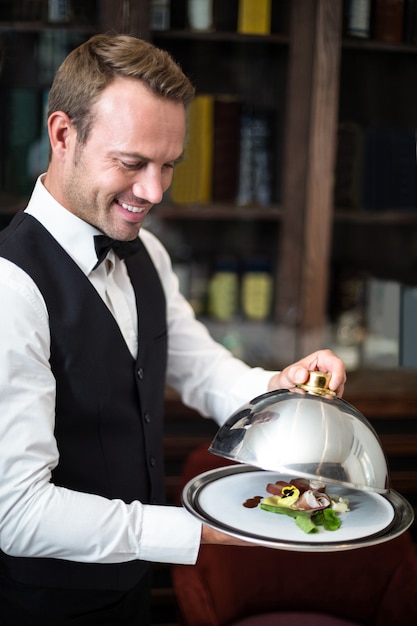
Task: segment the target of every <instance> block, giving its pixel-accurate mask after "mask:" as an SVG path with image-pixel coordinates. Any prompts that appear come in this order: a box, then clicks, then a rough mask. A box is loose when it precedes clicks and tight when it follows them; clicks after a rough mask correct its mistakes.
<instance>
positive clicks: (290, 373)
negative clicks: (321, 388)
mask: <svg viewBox="0 0 417 626" xmlns="http://www.w3.org/2000/svg"><path fill="white" fill-rule="evenodd" d="M309 370H317V371H319V372H323V373H325V374H330V375H331V378H330V382H329V389H331V390H332V391H335V392H336V395H337V396H339V397H340V396H342V395H343V390H344V387H345V382H346V370H345V365H344V363H343V361H342V360H341V359H339V357H337V356H336V355H335V354H333V352H331V350H317V352H313V354H310V355H309V356H306V357H304V358H303V359H300V361H297V363H294V364H293V365H288V367H286V368H285V369H283V370H282V372H279V373H278V374H275V375H274V376H272V378H271V379H270V381H269V385H268V391H274V389H291V388H292V387H295V385H302V384H303V383H305V382H306V381H307V380H308V376H309V373H308V372H309Z"/></svg>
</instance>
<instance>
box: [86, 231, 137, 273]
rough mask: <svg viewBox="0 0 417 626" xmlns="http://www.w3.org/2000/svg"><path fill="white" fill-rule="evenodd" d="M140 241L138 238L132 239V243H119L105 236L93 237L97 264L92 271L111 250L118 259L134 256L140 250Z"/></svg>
mask: <svg viewBox="0 0 417 626" xmlns="http://www.w3.org/2000/svg"><path fill="white" fill-rule="evenodd" d="M140 245H141V244H140V241H139V239H138V237H136V238H135V239H132V241H119V240H118V239H112V238H111V237H107V235H95V236H94V247H95V249H96V253H97V263H96V264H95V266H94V268H93V269H96V267H98V266H99V265H100V263H101V262H102V261H104V259H105V258H106V256H107V253H108V252H109V250H111V249H112V248H113V250H114V251H115V253H116V254H117V256H118V257H119V259H125V258H126V257H127V256H130V255H132V254H135V252H137V251H138V250H139V248H140Z"/></svg>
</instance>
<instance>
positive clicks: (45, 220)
mask: <svg viewBox="0 0 417 626" xmlns="http://www.w3.org/2000/svg"><path fill="white" fill-rule="evenodd" d="M42 178H43V175H42V176H40V177H39V178H38V180H37V181H36V185H35V187H34V190H33V193H32V196H31V198H30V200H29V203H28V206H27V207H26V209H25V212H26V213H28V214H29V215H32V217H34V218H35V219H37V220H38V222H40V223H41V224H42V225H43V226H44V227H45V228H46V229H47V230H48V231H49V233H50V234H51V235H52V237H53V238H54V239H55V240H56V241H57V242H58V243H59V244H60V245H61V246H62V247H63V248H64V250H65V252H67V254H69V256H70V257H71V258H72V259H73V261H75V263H76V264H77V265H78V266H79V268H80V269H81V270H82V271H83V272H84V274H86V275H87V276H88V274H89V273H90V272H91V271H92V269H93V267H94V266H95V264H96V263H97V255H96V251H95V249H94V235H100V234H102V233H101V232H100V231H99V230H98V229H97V228H95V227H94V226H92V225H91V224H88V222H85V221H84V220H82V219H80V218H79V217H77V216H76V215H74V214H73V213H71V212H70V211H68V210H67V209H66V208H65V207H63V206H62V204H60V203H59V202H57V200H55V198H53V196H51V194H50V193H49V191H48V190H47V189H46V188H45V186H44V185H43V183H42Z"/></svg>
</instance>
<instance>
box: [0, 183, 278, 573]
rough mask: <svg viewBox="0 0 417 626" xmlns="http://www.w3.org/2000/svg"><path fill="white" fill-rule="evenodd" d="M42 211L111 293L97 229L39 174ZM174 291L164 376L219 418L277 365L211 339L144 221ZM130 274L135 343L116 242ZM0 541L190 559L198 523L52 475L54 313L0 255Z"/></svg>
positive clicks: (93, 558)
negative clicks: (251, 360) (253, 362)
mask: <svg viewBox="0 0 417 626" xmlns="http://www.w3.org/2000/svg"><path fill="white" fill-rule="evenodd" d="M26 211H27V213H30V214H31V215H32V216H33V217H35V218H36V219H37V220H39V221H40V222H41V223H42V224H43V225H44V226H45V227H46V228H47V229H48V231H49V232H50V233H51V234H52V235H53V237H54V238H55V239H56V240H57V241H58V242H59V244H60V245H61V246H62V247H63V248H64V249H65V250H66V252H67V253H68V254H69V255H70V256H71V257H72V259H73V260H74V261H75V263H77V265H78V266H79V267H80V268H81V270H82V271H83V272H84V273H85V275H86V276H88V278H89V279H90V281H91V283H92V284H93V285H94V287H95V288H96V289H97V291H98V292H99V293H100V295H101V296H102V298H103V300H105V299H106V295H105V285H106V275H105V271H106V270H105V264H104V263H102V264H101V265H100V266H99V268H97V269H96V270H94V271H93V268H94V265H95V264H96V262H97V257H96V253H95V249H94V242H93V237H94V235H95V234H98V233H99V231H98V230H97V229H96V228H94V227H93V226H91V225H89V224H87V223H86V222H84V221H82V220H80V219H79V218H77V217H76V216H75V215H73V214H72V213H70V212H69V211H67V210H66V209H64V208H63V207H62V206H61V205H60V204H59V203H58V202H56V201H55V200H54V199H53V198H52V197H51V195H50V194H49V193H48V192H47V191H46V189H45V188H44V186H43V185H42V182H41V179H39V180H38V181H37V183H36V186H35V189H34V192H33V194H32V197H31V199H30V202H29V205H28V207H27V209H26ZM140 237H141V239H142V240H143V242H144V244H145V246H146V248H147V250H148V251H149V254H150V255H151V257H152V260H153V262H154V264H155V266H156V269H157V271H158V273H159V276H160V279H161V282H162V285H163V289H164V292H165V296H166V300H167V317H168V320H167V321H168V369H167V383H168V384H169V385H171V386H172V387H174V388H175V389H176V390H178V391H179V393H180V394H181V397H182V399H183V401H184V402H185V403H186V404H188V405H189V406H192V407H194V408H195V409H197V410H198V411H199V412H200V413H201V414H202V415H204V416H211V417H213V418H214V419H215V420H216V421H217V423H218V424H221V423H223V422H224V420H225V419H226V418H227V417H228V416H229V415H230V414H231V413H232V412H233V411H234V410H235V409H236V408H238V407H239V406H240V405H241V404H243V403H244V402H246V401H247V400H249V399H250V398H252V397H254V396H256V395H259V394H260V393H264V392H265V391H266V389H267V385H268V381H269V379H270V377H271V375H272V373H271V372H267V371H264V370H262V369H260V368H254V369H251V368H249V367H248V366H247V365H245V364H244V363H242V362H241V361H239V360H237V359H235V358H233V357H232V356H231V355H230V353H229V352H228V351H227V350H225V349H224V348H223V347H222V346H220V345H218V344H217V343H215V342H214V341H213V340H212V339H211V338H210V336H209V334H208V332H207V330H206V329H205V327H204V326H203V325H202V324H200V323H199V322H198V321H197V320H196V319H195V317H194V314H193V311H192V309H191V307H190V306H189V305H188V303H187V302H186V301H185V299H184V298H183V297H182V295H181V294H180V292H179V290H178V280H177V278H176V276H175V274H174V273H173V272H172V268H171V263H170V259H169V256H168V254H167V252H166V250H165V249H164V247H163V246H162V245H161V243H160V242H159V241H158V240H157V239H156V238H155V237H154V236H153V235H152V234H151V233H149V232H148V231H146V230H145V229H142V230H141V232H140ZM109 258H110V260H111V262H112V263H113V264H114V268H115V267H117V280H118V281H119V284H120V281H121V282H122V284H123V285H124V287H123V289H124V290H125V296H126V302H127V306H128V309H129V311H130V319H129V316H127V317H128V319H125V326H126V328H125V329H124V331H123V332H124V334H125V337H126V340H127V342H128V345H130V349H131V351H132V353H133V354H135V352H136V350H137V349H139V350H140V346H139V347H138V346H137V324H138V323H140V320H139V321H138V320H137V316H136V307H135V299H134V293H133V289H132V286H131V284H130V280H129V277H128V275H127V271H126V266H125V264H124V262H123V261H120V260H119V259H118V258H117V257H116V256H115V255H114V253H113V252H111V253H110V254H109ZM0 346H1V350H0V548H1V549H2V550H3V551H4V552H5V553H6V554H10V555H12V556H23V557H25V556H26V557H53V558H59V559H69V560H74V561H81V562H97V563H117V562H123V561H130V560H133V559H143V560H147V561H159V562H166V563H194V562H195V560H196V558H197V554H198V548H199V544H200V536H201V525H200V523H199V522H198V521H197V520H195V519H194V518H193V517H192V516H191V515H190V514H188V512H187V511H185V510H184V509H182V508H181V507H173V506H155V505H146V504H145V505H144V504H142V503H140V502H133V503H131V504H125V503H124V502H122V501H121V500H108V499H106V498H103V497H101V496H97V495H92V494H87V493H79V492H75V491H72V490H70V489H65V488H62V487H56V486H55V485H54V484H53V483H51V482H50V479H51V471H52V470H53V468H55V467H56V466H57V464H58V463H59V452H58V449H57V444H56V440H55V438H54V423H55V381H54V377H53V374H52V372H51V368H50V363H49V356H50V334H49V324H48V313H47V309H46V305H45V302H44V300H43V297H42V295H41V293H40V291H39V289H38V288H37V286H36V285H35V284H34V282H33V281H32V279H31V278H30V277H29V276H28V275H27V274H26V273H25V272H24V271H23V270H22V269H20V268H19V267H17V266H16V265H14V264H13V263H11V262H10V261H7V260H6V259H3V258H0Z"/></svg>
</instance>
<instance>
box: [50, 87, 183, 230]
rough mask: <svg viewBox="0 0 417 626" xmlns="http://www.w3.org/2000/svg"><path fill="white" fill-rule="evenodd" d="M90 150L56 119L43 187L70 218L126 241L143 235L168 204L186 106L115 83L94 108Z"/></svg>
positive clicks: (55, 116)
mask: <svg viewBox="0 0 417 626" xmlns="http://www.w3.org/2000/svg"><path fill="white" fill-rule="evenodd" d="M93 113H94V122H93V126H92V128H91V131H90V134H89V137H88V140H87V142H86V143H85V145H81V144H80V143H79V142H78V141H77V132H76V128H75V127H74V126H73V125H72V124H71V122H70V120H69V118H68V117H67V116H66V115H65V114H64V113H62V112H59V111H58V112H56V113H54V114H52V115H51V116H50V119H49V132H50V139H51V148H52V158H51V163H50V166H49V168H48V172H47V174H46V177H45V180H44V184H45V187H46V188H47V189H48V190H49V191H50V193H51V194H52V195H53V196H54V197H55V198H56V199H57V200H58V202H60V203H61V204H62V205H63V206H64V207H65V208H67V209H68V210H69V211H71V212H72V213H74V214H75V215H77V216H78V217H80V218H81V219H83V220H84V221H86V222H89V223H90V224H93V225H94V226H96V227H97V228H98V229H99V230H101V231H102V232H103V233H105V234H106V235H109V236H110V237H114V238H115V239H120V240H130V239H133V238H134V237H136V236H137V234H138V232H139V230H140V227H141V226H142V224H143V220H144V218H145V217H146V215H147V214H148V213H149V211H150V209H151V208H152V206H153V205H154V204H157V203H158V202H160V201H161V200H162V196H163V193H164V192H165V191H166V190H167V189H168V187H169V186H170V184H171V181H172V175H173V168H174V165H175V163H176V162H177V161H178V160H179V159H180V158H181V156H182V153H183V147H184V139H185V130H186V118H185V109H184V106H183V104H182V103H178V102H175V101H172V100H167V99H164V98H161V97H159V96H156V95H154V94H152V93H151V92H150V91H149V89H148V88H147V87H146V86H145V85H143V84H142V83H141V82H140V81H138V80H135V79H130V78H116V79H115V80H114V81H113V82H111V83H110V84H109V85H108V86H107V87H106V88H105V89H104V91H103V92H102V93H101V95H100V97H99V99H98V100H97V102H96V103H95V104H94V108H93Z"/></svg>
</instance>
